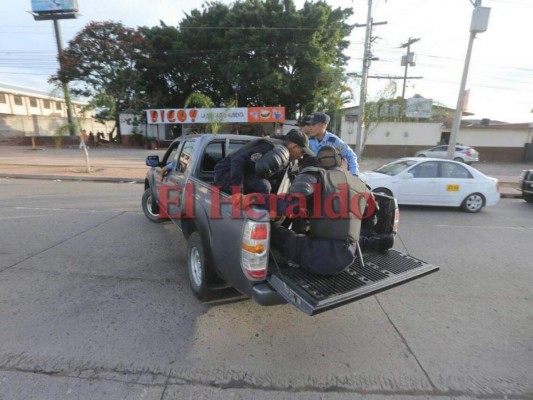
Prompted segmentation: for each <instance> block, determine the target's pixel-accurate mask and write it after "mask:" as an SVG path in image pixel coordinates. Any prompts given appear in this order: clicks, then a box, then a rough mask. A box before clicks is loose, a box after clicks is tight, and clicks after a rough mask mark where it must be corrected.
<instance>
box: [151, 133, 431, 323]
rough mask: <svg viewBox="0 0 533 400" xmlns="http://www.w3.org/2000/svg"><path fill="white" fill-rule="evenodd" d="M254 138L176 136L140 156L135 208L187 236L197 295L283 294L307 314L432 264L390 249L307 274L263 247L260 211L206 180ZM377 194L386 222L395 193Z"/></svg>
mask: <svg viewBox="0 0 533 400" xmlns="http://www.w3.org/2000/svg"><path fill="white" fill-rule="evenodd" d="M255 139H257V138H256V137H251V136H241V135H229V134H222V135H220V134H217V135H215V134H206V135H193V136H184V137H181V138H179V139H177V140H175V141H174V142H173V143H172V144H171V145H170V146H169V148H168V150H167V151H166V153H165V155H164V156H163V159H162V160H160V159H159V157H158V156H148V158H147V160H146V163H147V165H148V166H150V167H151V169H150V170H149V171H148V173H147V175H146V180H145V184H144V185H145V191H144V194H143V197H142V207H143V211H144V213H145V215H146V217H147V218H148V219H150V220H151V221H153V222H159V221H164V220H168V219H170V220H172V221H173V222H174V223H175V224H176V225H177V226H178V227H179V228H180V229H181V231H182V232H183V235H184V237H185V238H186V239H187V241H188V246H187V270H188V276H189V282H190V286H191V289H192V291H193V293H194V295H195V296H196V297H198V298H199V299H200V300H208V299H209V298H210V296H211V295H212V294H213V293H214V290H213V289H217V288H220V287H230V286H231V287H233V288H235V289H237V290H238V291H239V292H241V293H242V294H244V295H246V296H248V297H251V298H253V299H254V301H256V302H257V303H258V304H261V305H265V306H267V305H275V304H282V303H287V302H288V303H291V304H292V305H294V306H295V307H297V308H298V309H300V310H301V311H303V312H304V313H306V314H309V315H313V314H317V313H320V312H323V311H327V310H330V309H333V308H336V307H339V306H341V305H344V304H347V303H350V302H353V301H356V300H359V299H361V298H364V297H366V296H370V295H373V294H376V293H378V292H380V291H383V290H387V289H389V288H392V287H394V286H397V285H400V284H402V283H405V282H408V281H411V280H413V279H416V278H419V277H422V276H424V275H427V274H429V273H432V272H435V271H437V270H438V267H436V266H433V265H430V264H427V263H425V262H423V261H421V260H418V259H416V258H413V257H411V256H408V255H405V254H402V253H400V252H398V251H396V250H393V249H390V250H388V251H386V252H384V253H364V254H360V255H359V258H358V259H357V261H356V262H354V264H353V265H352V266H350V267H349V268H348V269H347V270H345V271H344V272H342V273H341V274H339V275H335V276H331V277H324V276H317V275H313V274H310V273H307V272H306V271H303V270H302V269H301V268H293V267H290V266H288V265H287V264H285V263H283V262H282V261H281V260H280V259H277V258H276V257H275V255H274V252H273V251H271V250H270V248H269V236H270V219H269V216H268V212H267V211H266V210H264V209H261V208H259V207H255V206H253V205H252V206H251V207H250V208H249V210H248V212H244V211H242V210H237V209H236V208H235V207H233V206H232V205H231V203H230V199H231V197H230V196H228V195H227V194H225V193H222V192H220V191H219V190H218V188H217V187H215V186H213V176H214V167H215V164H216V163H217V162H218V161H219V160H221V159H222V158H224V157H225V156H227V155H229V154H231V153H233V152H234V151H236V150H237V149H238V148H240V147H241V146H242V145H244V144H245V143H247V142H248V141H250V140H255ZM171 161H172V162H173V168H172V169H171V170H170V171H169V173H168V174H167V175H166V177H165V178H164V179H163V180H161V168H162V167H164V166H165V165H166V164H167V163H169V162H171ZM282 187H283V184H282ZM280 191H283V190H282V189H281V190H280ZM280 191H278V192H280ZM377 202H378V204H379V205H380V207H379V210H380V211H379V212H378V225H379V224H380V219H381V220H388V221H392V222H391V223H389V224H388V225H389V229H393V228H392V226H393V222H394V221H395V218H396V219H397V215H398V210H397V206H396V202H395V200H394V199H392V198H390V197H387V196H382V197H380V198H378V199H377ZM391 202H392V208H391ZM236 213H237V214H236ZM396 222H397V220H396ZM395 225H397V223H396V224H395Z"/></svg>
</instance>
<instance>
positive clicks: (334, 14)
mask: <svg viewBox="0 0 533 400" xmlns="http://www.w3.org/2000/svg"><path fill="white" fill-rule="evenodd" d="M351 13H352V11H351V9H344V10H341V9H336V10H333V9H331V7H330V6H329V5H327V4H326V3H325V2H323V1H318V2H306V3H305V4H304V6H303V8H302V9H301V10H296V7H295V5H294V2H293V1H292V0H243V1H237V2H235V3H232V4H230V5H225V4H221V3H218V2H207V3H205V4H204V5H203V6H202V9H201V10H198V9H195V10H193V11H192V12H191V13H190V14H189V15H186V17H185V18H184V20H183V21H182V22H181V23H180V25H179V27H178V29H177V32H172V30H171V28H169V27H166V26H163V25H162V26H161V27H157V28H152V29H148V28H147V29H146V30H145V31H144V34H145V37H146V38H147V39H148V40H150V42H151V45H152V48H153V49H155V52H154V54H153V57H152V59H153V60H157V61H158V63H160V65H159V67H158V68H161V69H160V70H159V74H158V75H157V77H158V78H157V79H156V80H157V81H158V82H160V83H166V84H167V87H168V89H169V90H168V93H171V95H172V96H174V104H176V105H178V104H182V101H184V99H185V98H186V97H187V96H188V95H189V94H191V93H194V92H199V93H202V94H205V95H206V96H208V97H209V98H210V99H212V100H213V102H214V104H216V105H217V106H226V105H228V104H229V99H232V98H235V97H236V98H237V99H238V104H239V105H243V106H244V105H245V106H262V105H283V106H285V107H286V114H287V115H288V116H290V117H294V116H296V114H298V113H306V112H307V113H310V112H312V111H316V109H317V106H318V104H319V102H320V101H322V100H323V99H324V98H327V97H330V96H332V94H333V93H338V91H339V87H341V86H342V82H343V72H344V70H343V68H344V66H345V64H346V62H347V59H348V58H347V57H346V56H345V55H344V54H343V51H344V50H345V49H346V48H347V47H348V42H347V41H346V40H345V38H346V37H347V36H348V35H349V33H350V32H351V29H352V26H350V25H348V24H346V22H345V20H346V19H347V18H348V17H349V16H350V15H351ZM152 65H155V64H152ZM156 69H157V68H154V71H155V70H156ZM161 71H163V73H161ZM152 76H156V75H152ZM161 87H164V85H162V86H161Z"/></svg>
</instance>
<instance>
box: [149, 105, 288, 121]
mask: <svg viewBox="0 0 533 400" xmlns="http://www.w3.org/2000/svg"><path fill="white" fill-rule="evenodd" d="M146 120H147V121H148V123H149V124H195V123H196V124H198V123H199V124H208V123H213V122H218V123H238V122H283V121H285V107H240V108H166V109H151V110H146Z"/></svg>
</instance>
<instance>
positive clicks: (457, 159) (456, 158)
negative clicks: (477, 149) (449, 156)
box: [453, 157, 465, 163]
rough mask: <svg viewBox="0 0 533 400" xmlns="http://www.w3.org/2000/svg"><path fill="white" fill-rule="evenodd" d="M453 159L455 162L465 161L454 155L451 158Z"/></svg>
mask: <svg viewBox="0 0 533 400" xmlns="http://www.w3.org/2000/svg"><path fill="white" fill-rule="evenodd" d="M453 161H457V162H460V163H464V162H465V160H463V159H462V158H461V157H455V158H454V159H453Z"/></svg>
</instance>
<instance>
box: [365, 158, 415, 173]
mask: <svg viewBox="0 0 533 400" xmlns="http://www.w3.org/2000/svg"><path fill="white" fill-rule="evenodd" d="M413 164H416V161H411V160H408V161H399V162H393V163H390V164H385V165H383V166H381V167H379V168H376V169H375V170H374V172H379V173H380V174H385V175H389V176H395V175H398V174H399V173H400V172H402V171H403V170H405V169H407V168H409V167H410V166H411V165H413Z"/></svg>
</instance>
